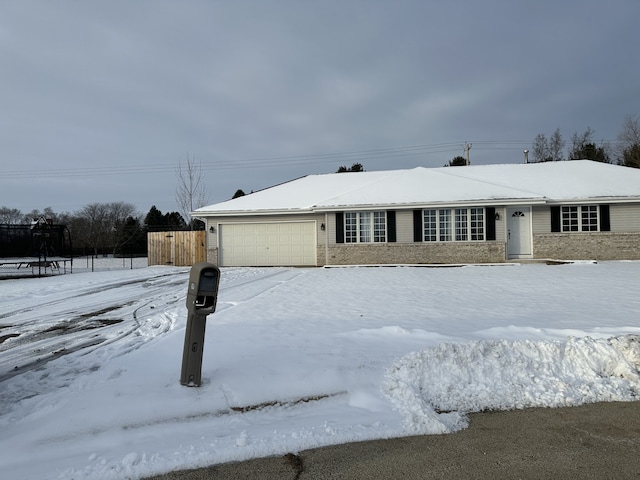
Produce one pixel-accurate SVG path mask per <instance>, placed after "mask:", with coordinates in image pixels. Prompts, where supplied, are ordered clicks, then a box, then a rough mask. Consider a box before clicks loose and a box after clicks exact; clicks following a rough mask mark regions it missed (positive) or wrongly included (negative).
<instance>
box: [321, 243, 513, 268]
mask: <svg viewBox="0 0 640 480" xmlns="http://www.w3.org/2000/svg"><path fill="white" fill-rule="evenodd" d="M327 257H328V258H327ZM325 260H326V264H327V265H367V264H369V265H370V264H396V263H397V264H421V263H422V264H425V263H500V262H504V261H505V244H504V242H451V243H415V244H398V243H395V244H394V243H388V244H379V245H378V244H358V245H354V244H339V245H332V246H330V247H329V249H328V256H327V252H326V251H325V248H324V246H322V247H318V265H325Z"/></svg>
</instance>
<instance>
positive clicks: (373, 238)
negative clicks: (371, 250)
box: [344, 212, 387, 243]
mask: <svg viewBox="0 0 640 480" xmlns="http://www.w3.org/2000/svg"><path fill="white" fill-rule="evenodd" d="M344 241H345V243H371V242H374V243H383V242H386V241H387V228H386V215H385V212H345V214H344Z"/></svg>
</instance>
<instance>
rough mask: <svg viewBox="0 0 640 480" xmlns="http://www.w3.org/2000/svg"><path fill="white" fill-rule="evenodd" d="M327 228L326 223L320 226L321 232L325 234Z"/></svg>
mask: <svg viewBox="0 0 640 480" xmlns="http://www.w3.org/2000/svg"><path fill="white" fill-rule="evenodd" d="M326 228H327V227H325V226H324V223H321V224H320V230H322V231H323V232H324V231H325V230H326Z"/></svg>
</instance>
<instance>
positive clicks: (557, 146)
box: [445, 115, 640, 168]
mask: <svg viewBox="0 0 640 480" xmlns="http://www.w3.org/2000/svg"><path fill="white" fill-rule="evenodd" d="M595 135H596V132H595V130H593V129H592V128H591V127H587V129H586V130H585V131H584V132H577V131H576V132H574V133H573V134H572V135H571V138H570V144H569V145H568V144H567V142H566V140H565V139H564V136H563V135H562V132H561V131H560V128H556V130H555V131H554V132H553V133H552V134H551V135H549V136H547V135H546V134H544V133H539V134H538V135H536V137H535V138H534V139H533V142H532V144H531V152H529V151H528V150H526V151H525V152H527V154H528V153H531V158H530V161H531V162H533V163H538V162H560V161H563V160H593V161H596V162H604V163H615V164H618V165H623V166H625V167H633V168H640V119H639V118H638V117H637V116H635V115H627V116H626V117H625V119H624V122H623V123H622V127H621V129H620V133H619V134H618V138H617V139H616V141H615V142H614V144H613V145H612V144H611V143H610V142H605V141H600V142H598V141H596V139H595ZM565 154H566V157H565ZM466 164H467V162H466V159H465V158H464V157H462V156H456V157H454V158H453V159H452V160H450V161H449V163H448V164H447V165H445V166H451V167H457V166H464V165H466Z"/></svg>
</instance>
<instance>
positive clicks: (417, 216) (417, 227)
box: [413, 210, 423, 242]
mask: <svg viewBox="0 0 640 480" xmlns="http://www.w3.org/2000/svg"><path fill="white" fill-rule="evenodd" d="M422 236H423V232H422V210H414V211H413V241H414V242H422Z"/></svg>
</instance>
